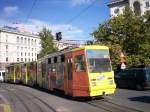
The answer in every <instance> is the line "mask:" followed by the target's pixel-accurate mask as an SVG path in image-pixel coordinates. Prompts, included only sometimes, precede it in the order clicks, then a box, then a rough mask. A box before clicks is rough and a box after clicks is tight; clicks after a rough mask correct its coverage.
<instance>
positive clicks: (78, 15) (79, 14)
mask: <svg viewBox="0 0 150 112" xmlns="http://www.w3.org/2000/svg"><path fill="white" fill-rule="evenodd" d="M97 1H99V0H94V1H92V3H91V4H90V5H88V6H87V7H85V8H84V9H83V10H81V11H80V12H79V13H78V14H77V15H75V16H74V17H72V18H71V19H70V20H69V21H68V22H66V23H67V24H69V23H72V22H73V21H74V20H75V19H77V18H78V17H80V16H81V15H82V14H83V13H84V12H86V11H87V10H88V9H89V8H91V7H92V6H93V5H94V4H95V3H96V2H97Z"/></svg>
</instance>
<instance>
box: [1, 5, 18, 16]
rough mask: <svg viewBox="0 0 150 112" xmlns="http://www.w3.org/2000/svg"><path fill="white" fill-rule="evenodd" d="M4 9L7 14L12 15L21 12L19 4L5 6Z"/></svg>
mask: <svg viewBox="0 0 150 112" xmlns="http://www.w3.org/2000/svg"><path fill="white" fill-rule="evenodd" d="M3 11H4V13H5V15H6V16H12V15H14V14H17V13H19V8H18V6H6V7H4V9H3Z"/></svg>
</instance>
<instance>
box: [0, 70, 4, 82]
mask: <svg viewBox="0 0 150 112" xmlns="http://www.w3.org/2000/svg"><path fill="white" fill-rule="evenodd" d="M4 76H5V71H0V82H3V81H4Z"/></svg>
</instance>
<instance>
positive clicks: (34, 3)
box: [25, 0, 38, 23]
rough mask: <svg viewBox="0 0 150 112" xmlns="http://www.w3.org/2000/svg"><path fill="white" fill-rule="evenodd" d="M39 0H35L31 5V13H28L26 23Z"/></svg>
mask: <svg viewBox="0 0 150 112" xmlns="http://www.w3.org/2000/svg"><path fill="white" fill-rule="evenodd" d="M37 1H38V0H34V1H33V4H32V6H31V9H30V10H29V13H28V15H27V18H26V20H25V22H26V23H27V22H28V20H29V18H30V16H31V14H32V12H33V9H34V7H35V5H36V3H37Z"/></svg>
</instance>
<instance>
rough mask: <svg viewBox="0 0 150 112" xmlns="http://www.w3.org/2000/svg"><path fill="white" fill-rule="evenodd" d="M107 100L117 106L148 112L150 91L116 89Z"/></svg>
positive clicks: (149, 110)
mask: <svg viewBox="0 0 150 112" xmlns="http://www.w3.org/2000/svg"><path fill="white" fill-rule="evenodd" d="M107 98H108V99H110V100H111V101H112V102H114V103H116V104H119V105H124V106H127V107H131V108H135V109H138V110H141V111H144V112H150V89H149V90H144V91H137V90H131V89H117V91H116V93H115V94H114V95H113V96H108V97H107Z"/></svg>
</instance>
